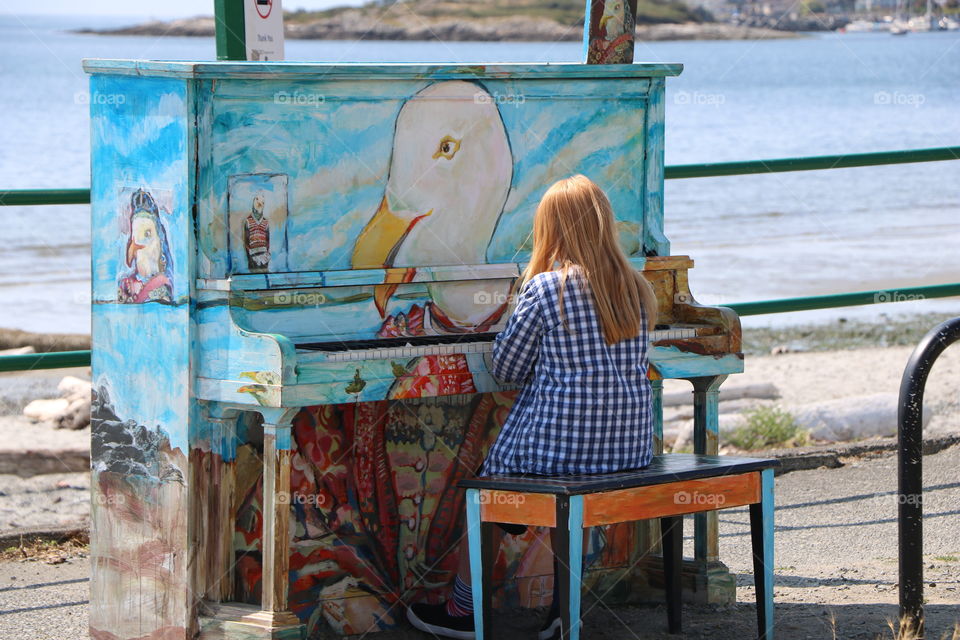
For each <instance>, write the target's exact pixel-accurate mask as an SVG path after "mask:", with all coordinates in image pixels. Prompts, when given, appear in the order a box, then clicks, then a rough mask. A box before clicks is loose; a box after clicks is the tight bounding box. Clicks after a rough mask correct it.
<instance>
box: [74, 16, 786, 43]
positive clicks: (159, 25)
mask: <svg viewBox="0 0 960 640" xmlns="http://www.w3.org/2000/svg"><path fill="white" fill-rule="evenodd" d="M78 32H79V33H92V34H99V35H141V36H198V37H199V36H202V37H212V36H213V35H214V21H213V18H208V17H198V18H186V19H181V20H173V21H170V22H160V21H152V22H145V23H143V24H138V25H133V26H130V27H122V28H119V29H81V30H79V31H78ZM286 37H287V38H290V39H303V40H439V41H445V42H453V41H487V42H490V41H516V42H541V41H548V42H556V41H578V40H580V39H581V38H583V27H582V26H580V25H572V26H571V25H564V24H560V23H558V22H556V21H554V20H550V19H547V18H534V17H530V16H512V17H498V18H471V19H462V18H446V17H445V18H434V19H424V18H422V17H420V16H413V15H409V16H406V17H402V18H397V19H393V20H389V21H387V20H379V19H377V18H376V17H375V16H371V15H369V14H368V13H365V12H363V11H361V10H351V11H343V12H341V13H338V14H336V15H334V16H330V17H326V18H321V19H317V20H310V21H304V22H298V21H288V22H287V24H286ZM790 37H795V34H792V33H786V32H784V31H780V30H775V29H768V28H754V27H749V26H742V25H732V24H726V23H720V22H707V23H700V22H683V23H665V24H651V25H640V26H639V27H638V28H637V38H638V39H639V40H641V41H654V40H745V39H760V38H790Z"/></svg>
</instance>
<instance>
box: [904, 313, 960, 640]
mask: <svg viewBox="0 0 960 640" xmlns="http://www.w3.org/2000/svg"><path fill="white" fill-rule="evenodd" d="M958 339H960V318H954V319H952V320H947V321H946V322H944V323H943V324H941V325H940V326H938V327H935V328H934V329H933V330H931V331H930V332H929V333H928V334H927V335H925V336H924V337H923V340H921V341H920V344H918V345H917V348H916V349H914V350H913V353H912V354H911V355H910V361H909V362H907V368H906V369H905V370H904V372H903V379H902V380H901V382H900V410H899V417H898V423H899V424H898V433H899V438H898V439H899V458H898V461H897V473H898V477H899V483H898V495H897V501H898V505H899V519H900V527H899V536H900V621H901V624H904V623H905V624H909V625H910V626H911V628H912V629H913V630H914V631H915V632H916V637H917V638H923V389H924V387H925V386H926V384H927V376H928V375H929V374H930V368H931V367H933V363H934V362H936V360H937V358H938V357H939V356H940V354H941V353H943V350H944V349H946V348H947V347H948V346H950V345H951V344H953V343H954V342H956V341H957V340H958Z"/></svg>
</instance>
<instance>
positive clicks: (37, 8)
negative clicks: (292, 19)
mask: <svg viewBox="0 0 960 640" xmlns="http://www.w3.org/2000/svg"><path fill="white" fill-rule="evenodd" d="M366 1H367V0H283V8H284V10H286V11H295V10H297V9H309V10H316V9H329V8H330V7H341V6H344V5H353V6H357V5H360V4H365V3H366ZM3 14H18V15H23V14H32V15H97V16H111V15H116V16H145V17H154V18H185V17H190V16H198V15H213V0H134V1H133V2H131V1H130V0H93V2H77V0H34V1H33V2H29V3H24V2H20V1H15V0H5V1H4V2H3V3H0V15H3Z"/></svg>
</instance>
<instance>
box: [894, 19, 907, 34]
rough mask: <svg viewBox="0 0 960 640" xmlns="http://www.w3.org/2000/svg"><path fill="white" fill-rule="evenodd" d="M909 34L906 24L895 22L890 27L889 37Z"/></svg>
mask: <svg viewBox="0 0 960 640" xmlns="http://www.w3.org/2000/svg"><path fill="white" fill-rule="evenodd" d="M909 32H910V27H909V25H908V24H907V23H904V22H900V21H897V22H894V23H893V24H891V25H890V35H893V36H905V35H907V33H909Z"/></svg>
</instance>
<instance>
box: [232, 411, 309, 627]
mask: <svg viewBox="0 0 960 640" xmlns="http://www.w3.org/2000/svg"><path fill="white" fill-rule="evenodd" d="M258 411H259V412H260V413H261V414H262V415H263V542H262V544H263V565H262V570H263V573H262V576H263V577H262V580H261V585H262V594H263V595H262V598H261V604H260V611H258V612H256V613H253V614H250V615H248V616H245V619H246V620H247V621H249V622H255V623H257V624H258V625H260V626H262V627H264V628H265V629H269V630H271V631H272V632H273V634H271V635H272V636H273V637H277V635H276V632H277V631H278V630H281V629H284V628H296V627H299V626H300V620H299V618H297V616H296V615H294V614H293V613H292V612H291V611H289V610H287V606H288V602H287V591H288V584H289V578H288V576H289V567H290V455H291V450H290V445H291V433H290V430H291V426H292V423H293V417H294V416H295V415H296V414H297V411H299V408H290V409H285V408H279V409H273V408H267V407H261V408H260V409H258ZM284 637H286V634H284Z"/></svg>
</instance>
